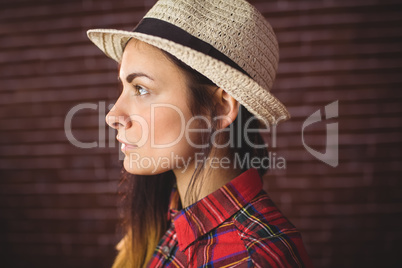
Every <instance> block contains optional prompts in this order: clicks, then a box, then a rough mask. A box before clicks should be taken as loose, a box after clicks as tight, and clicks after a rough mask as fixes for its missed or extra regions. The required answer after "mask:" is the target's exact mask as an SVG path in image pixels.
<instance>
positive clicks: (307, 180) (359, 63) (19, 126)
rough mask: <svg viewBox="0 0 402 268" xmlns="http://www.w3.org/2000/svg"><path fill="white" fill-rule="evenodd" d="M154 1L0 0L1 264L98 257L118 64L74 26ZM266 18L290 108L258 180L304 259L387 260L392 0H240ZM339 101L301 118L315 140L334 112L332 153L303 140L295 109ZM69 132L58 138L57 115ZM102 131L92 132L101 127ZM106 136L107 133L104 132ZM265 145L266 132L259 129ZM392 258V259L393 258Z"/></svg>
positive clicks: (111, 165)
mask: <svg viewBox="0 0 402 268" xmlns="http://www.w3.org/2000/svg"><path fill="white" fill-rule="evenodd" d="M153 3H154V1H153V0H143V1H134V0H131V1H124V0H115V1H106V0H100V1H91V0H81V1H75V0H71V1H68V2H67V1H48V0H38V1H33V0H31V1H28V0H13V1H11V0H2V1H1V2H0V256H1V258H0V259H1V260H2V263H3V264H7V265H5V266H4V267H110V265H111V263H112V261H113V258H114V256H115V252H114V249H113V247H114V244H115V243H116V242H117V241H118V239H119V237H118V235H117V234H116V224H117V219H118V213H117V209H116V202H117V198H116V189H117V184H118V177H119V171H120V167H121V164H120V163H119V161H118V149H117V148H113V146H109V141H113V139H114V137H113V135H114V134H111V133H109V132H108V130H106V129H104V128H100V129H101V139H99V125H101V126H102V124H103V118H102V116H101V120H100V121H99V116H98V115H99V114H101V115H102V113H103V112H102V109H104V107H106V108H107V106H108V105H109V104H110V103H112V102H113V100H114V99H115V98H116V96H117V81H116V77H117V66H116V64H115V63H114V62H113V61H112V60H109V59H108V58H106V57H105V56H104V55H103V54H102V53H101V52H100V51H99V50H97V49H96V47H94V46H93V45H92V43H90V41H89V40H88V39H87V38H86V33H85V32H86V30H87V29H90V28H101V27H107V28H120V29H127V30H130V29H132V28H133V26H134V25H135V24H136V23H137V22H138V21H139V19H141V17H142V16H143V15H144V13H145V11H146V10H147V9H148V8H149V7H150V6H151V5H152V4H153ZM253 3H254V4H255V6H256V7H257V8H258V9H259V10H260V11H261V12H262V13H263V14H264V15H265V16H266V17H267V18H268V20H269V21H270V22H271V24H272V25H273V27H274V29H275V30H276V33H277V37H278V39H279V43H280V53H281V61H280V65H279V73H278V77H277V80H276V83H275V86H274V89H273V92H275V94H276V96H278V98H279V99H280V100H282V101H283V102H284V103H285V104H286V105H287V106H288V107H289V111H290V112H291V114H292V116H293V117H292V119H291V120H290V121H288V122H286V123H284V124H282V125H280V126H279V127H278V129H277V135H276V136H277V144H276V147H275V148H274V147H272V148H271V151H272V153H276V157H277V158H278V157H283V158H284V159H286V169H284V170H283V169H278V168H274V169H272V171H271V172H270V173H269V174H267V176H266V180H265V182H266V184H265V188H266V190H267V191H268V192H269V193H270V195H271V197H272V199H273V200H274V201H275V202H276V203H277V205H278V206H279V207H280V208H281V210H282V211H283V212H284V213H285V215H287V216H288V218H289V219H290V220H291V221H292V222H293V223H294V224H295V225H296V226H297V227H298V228H299V229H300V231H301V232H302V234H303V238H304V241H305V244H306V247H307V249H308V252H309V253H310V255H311V257H312V259H313V261H314V264H315V266H316V267H334V268H335V267H400V266H401V264H402V262H401V261H400V260H399V258H398V254H399V252H400V247H398V246H397V244H398V243H400V242H401V241H402V233H401V231H400V230H399V229H400V228H399V227H400V226H401V223H402V222H401V217H400V215H401V212H402V207H401V194H400V193H401V183H400V180H401V170H402V168H401V164H400V163H401V148H402V147H401V145H402V137H401V134H400V133H401V130H402V120H401V119H400V117H401V116H402V108H401V99H402V94H400V93H399V92H400V88H401V86H402V75H401V71H402V61H401V58H402V36H401V30H400V29H401V26H402V16H401V12H400V10H402V3H401V2H400V1H374V0H367V1H357V0H352V1H323V0H322V1H285V0H283V1H282V0H281V1H279V0H278V1H253ZM334 101H338V104H339V116H338V117H337V118H333V119H330V120H328V121H322V122H319V123H316V124H314V125H311V126H309V127H307V128H305V130H304V135H305V142H306V144H308V146H310V147H312V148H314V149H316V150H318V151H321V152H324V151H325V144H326V124H327V123H338V128H339V165H338V166H337V167H331V166H329V165H327V164H325V163H323V162H321V161H320V160H318V159H316V158H315V157H313V156H312V155H311V154H310V153H309V152H308V151H307V150H306V149H305V147H304V146H303V143H302V125H303V122H304V121H305V120H306V119H307V118H308V117H309V116H310V115H311V114H313V113H314V112H315V111H317V110H319V109H320V110H321V111H322V112H324V107H325V105H327V104H329V103H332V102H334ZM82 103H92V104H95V105H97V106H96V107H97V108H96V109H90V108H88V109H84V110H82V111H80V112H78V113H77V114H76V115H75V116H74V118H73V120H72V128H73V131H72V133H73V134H74V135H75V137H76V138H77V139H79V140H81V141H87V142H91V141H97V142H99V144H102V143H104V144H105V146H103V148H92V149H79V148H77V147H75V146H73V145H72V144H71V143H70V142H69V141H68V140H67V138H66V134H65V131H64V123H65V118H66V115H67V114H68V112H69V111H70V109H72V108H73V107H75V106H76V105H78V104H82ZM103 134H105V136H104V137H103ZM109 138H110V139H109ZM267 138H268V142H269V143H270V145H271V146H273V144H272V142H271V141H272V139H271V137H267ZM398 264H399V265H398Z"/></svg>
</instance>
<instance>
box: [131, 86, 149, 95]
mask: <svg viewBox="0 0 402 268" xmlns="http://www.w3.org/2000/svg"><path fill="white" fill-rule="evenodd" d="M134 88H135V91H136V95H138V96H142V95H146V94H148V93H149V92H148V90H146V89H145V88H144V87H143V86H140V85H134Z"/></svg>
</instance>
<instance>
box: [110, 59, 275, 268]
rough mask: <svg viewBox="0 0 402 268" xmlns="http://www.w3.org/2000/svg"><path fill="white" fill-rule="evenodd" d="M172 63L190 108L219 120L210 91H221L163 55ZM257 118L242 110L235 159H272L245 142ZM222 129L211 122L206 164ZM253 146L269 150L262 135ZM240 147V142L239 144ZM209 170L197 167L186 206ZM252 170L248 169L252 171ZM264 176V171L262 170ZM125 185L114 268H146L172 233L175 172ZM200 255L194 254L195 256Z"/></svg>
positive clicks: (254, 136) (130, 179)
mask: <svg viewBox="0 0 402 268" xmlns="http://www.w3.org/2000/svg"><path fill="white" fill-rule="evenodd" d="M164 54H165V55H166V56H167V58H168V59H169V60H171V61H172V62H173V63H174V64H175V65H176V66H178V67H179V68H180V69H181V70H182V71H183V72H184V73H185V74H186V78H187V86H188V88H189V94H188V106H189V108H190V110H191V112H192V114H193V116H195V115H207V116H208V117H209V118H210V119H213V118H216V116H217V111H216V109H215V105H214V102H213V101H212V99H213V94H214V91H213V90H211V88H217V86H216V85H215V84H214V83H213V82H211V81H210V80H209V79H208V78H206V77H205V76H203V75H202V74H200V73H199V72H197V71H195V70H193V69H192V68H191V67H189V66H188V65H186V64H185V63H183V62H182V61H180V60H178V59H177V58H176V57H174V56H172V55H170V54H168V53H166V52H164ZM252 118H253V115H252V114H251V113H250V112H248V111H247V110H246V109H245V108H244V107H243V106H240V110H239V115H238V116H237V118H236V119H235V120H234V121H233V122H232V124H233V129H235V131H234V133H233V137H232V138H234V140H235V141H236V142H235V145H236V146H234V147H232V148H230V150H231V155H235V154H238V155H239V157H244V156H245V155H247V154H249V156H250V158H253V157H259V158H263V157H266V156H267V155H268V153H267V150H266V149H265V148H262V149H256V148H254V147H253V146H251V145H250V144H249V143H248V142H245V140H244V138H243V137H244V136H243V135H244V132H243V130H244V128H243V126H242V124H244V122H246V121H247V120H250V119H252ZM218 127H219V121H216V120H211V125H210V131H209V132H205V133H204V135H202V136H201V142H202V143H201V144H206V143H209V146H208V147H205V148H203V149H201V152H199V153H200V154H201V155H202V158H201V159H206V158H207V157H208V156H210V155H211V152H212V141H211V135H212V134H213V133H214V132H215V131H216V130H217V128H218ZM249 127H252V128H254V129H257V128H259V127H260V123H259V122H258V120H256V119H255V120H253V121H252V122H251V123H250V124H249ZM248 135H249V136H248V138H249V141H251V142H252V144H264V140H263V138H262V137H261V135H260V134H259V133H251V134H248ZM237 141H239V142H237ZM204 165H205V163H204V164H201V165H197V167H196V169H195V171H194V173H193V175H192V178H191V180H190V184H189V186H188V189H187V192H186V194H185V198H184V199H185V200H186V203H188V204H192V203H194V202H195V201H197V200H198V196H197V193H199V187H201V185H202V177H201V176H200V172H201V171H202V170H203V168H204V167H205V166H204ZM247 169H248V167H247V166H245V167H243V170H244V171H245V170H247ZM258 171H259V173H260V175H261V176H262V175H263V174H264V173H265V171H266V170H265V169H264V168H263V167H261V168H260V169H259V170H258ZM122 173H123V175H122V179H121V182H120V194H121V204H120V207H121V212H122V218H123V221H122V225H121V227H122V231H123V233H124V234H125V238H124V240H123V242H124V243H123V245H122V246H121V247H120V252H119V254H118V256H117V257H116V260H115V262H114V265H113V268H121V267H145V266H146V265H147V263H148V262H149V260H150V259H151V258H152V255H153V253H154V250H155V248H156V246H157V244H158V242H159V240H160V239H161V238H162V236H163V235H164V234H165V232H166V231H167V229H168V228H169V226H168V224H169V222H168V221H167V212H168V206H169V197H170V193H171V192H172V189H173V186H174V184H175V176H174V173H173V171H168V172H165V173H162V174H157V175H147V176H145V175H133V174H129V173H128V172H126V171H124V170H123V172H122ZM195 252H196V250H194V253H195Z"/></svg>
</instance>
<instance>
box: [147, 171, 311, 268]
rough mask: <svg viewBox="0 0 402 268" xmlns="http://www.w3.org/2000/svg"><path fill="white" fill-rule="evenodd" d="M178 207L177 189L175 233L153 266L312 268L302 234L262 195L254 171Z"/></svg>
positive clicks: (171, 230) (164, 242) (173, 200)
mask: <svg viewBox="0 0 402 268" xmlns="http://www.w3.org/2000/svg"><path fill="white" fill-rule="evenodd" d="M177 202H178V193H177V190H174V191H173V192H172V196H171V209H170V213H169V214H170V215H168V219H169V220H170V219H172V220H171V225H170V228H169V229H168V231H167V232H166V234H165V235H164V236H163V238H162V239H161V241H160V242H159V244H158V246H157V247H156V250H155V252H154V255H153V258H152V259H151V260H150V262H149V263H148V267H311V266H312V265H311V262H310V259H309V257H308V255H307V253H306V251H305V249H304V246H303V242H302V239H301V236H300V233H299V232H298V231H297V230H296V228H295V227H294V226H293V225H292V224H291V223H290V222H289V221H288V220H287V219H286V218H285V217H284V216H283V215H282V213H281V212H280V211H279V210H278V208H277V207H276V206H275V205H274V203H273V202H272V200H271V199H270V198H269V197H268V196H267V194H266V192H265V191H264V190H262V182H261V178H260V176H259V175H258V172H257V170H255V169H249V170H248V171H246V172H244V173H242V174H241V175H240V176H238V177H236V178H235V179H233V180H232V181H230V182H229V183H228V184H226V185H225V186H223V187H222V188H220V189H218V190H217V191H215V192H213V193H211V194H210V195H208V196H206V197H205V198H203V199H201V200H200V201H198V202H196V203H194V204H193V205H191V206H189V207H187V208H185V209H183V210H181V211H177V209H174V207H172V206H175V204H176V203H177ZM176 208H177V207H176ZM195 250H196V251H195ZM194 251H195V254H194V255H193V253H194Z"/></svg>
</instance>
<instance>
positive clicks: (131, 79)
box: [117, 73, 154, 83]
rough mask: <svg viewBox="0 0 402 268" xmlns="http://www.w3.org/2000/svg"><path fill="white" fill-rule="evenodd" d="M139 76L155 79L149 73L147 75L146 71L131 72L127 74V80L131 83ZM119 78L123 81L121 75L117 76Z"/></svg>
mask: <svg viewBox="0 0 402 268" xmlns="http://www.w3.org/2000/svg"><path fill="white" fill-rule="evenodd" d="M137 77H146V78H148V79H150V80H152V81H154V79H153V78H152V77H150V76H149V75H146V74H144V73H131V74H129V75H127V77H126V81H127V83H131V82H133V80H134V79H135V78H137ZM117 80H119V81H121V79H120V76H118V77H117Z"/></svg>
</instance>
